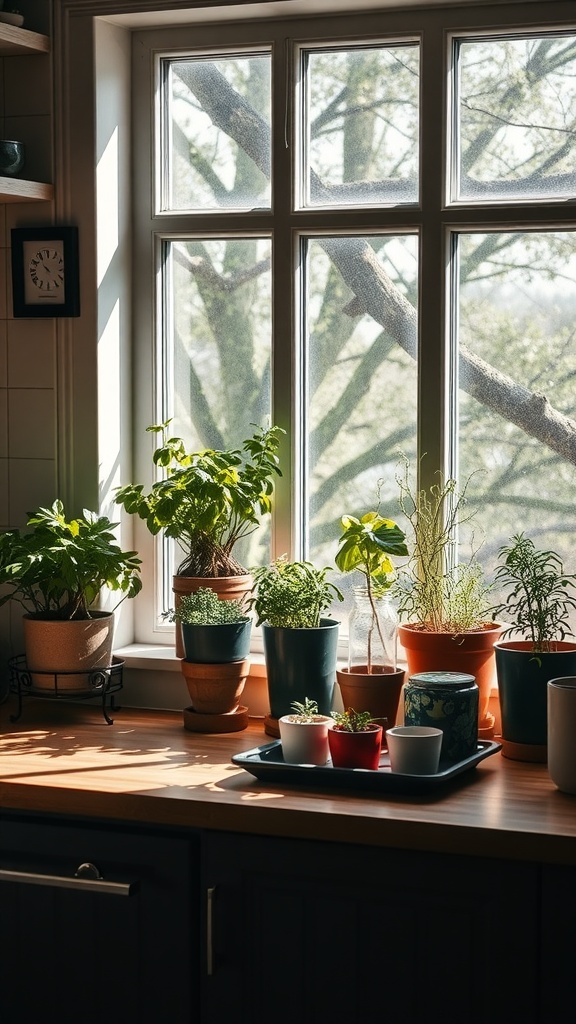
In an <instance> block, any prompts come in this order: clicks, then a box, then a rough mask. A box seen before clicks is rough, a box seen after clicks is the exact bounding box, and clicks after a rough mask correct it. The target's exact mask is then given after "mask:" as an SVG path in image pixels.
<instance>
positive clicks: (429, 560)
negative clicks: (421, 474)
mask: <svg viewBox="0 0 576 1024" xmlns="http://www.w3.org/2000/svg"><path fill="white" fill-rule="evenodd" d="M397 482H398V485H399V488H400V495H399V505H400V509H401V511H402V513H403V514H404V515H405V516H406V519H407V520H408V523H409V525H410V527H411V532H412V542H413V547H412V551H411V554H410V558H409V560H408V562H407V563H406V565H404V566H403V567H402V568H401V569H400V570H399V572H398V575H397V581H396V583H395V584H394V593H395V596H396V597H397V598H398V604H399V613H400V616H401V617H402V618H409V619H410V620H411V621H412V622H413V623H418V624H419V625H420V627H421V628H422V629H425V630H428V631H430V632H435V633H452V634H453V635H455V636H457V635H458V634H461V633H465V632H467V631H469V630H473V629H480V628H482V627H483V626H484V625H485V624H486V621H487V618H488V616H489V610H490V605H489V599H488V595H489V591H490V586H489V585H488V584H486V583H485V581H484V573H483V569H482V566H481V565H480V563H479V562H478V561H477V559H476V557H475V555H472V557H471V558H470V559H469V560H468V561H467V562H458V561H457V560H456V539H455V537H456V531H457V527H458V526H462V525H463V524H464V523H466V522H470V520H471V519H472V518H473V513H467V512H466V511H465V508H466V500H467V499H466V489H467V484H466V486H465V487H464V489H463V490H462V491H458V490H457V487H456V481H455V480H454V479H453V478H452V477H450V478H449V479H448V480H446V481H443V482H442V481H440V482H439V483H435V484H432V486H431V487H430V488H429V489H426V488H422V489H420V490H417V491H416V492H414V491H413V490H412V487H411V484H410V481H409V465H408V461H407V460H405V463H404V473H403V474H402V475H398V476H397Z"/></svg>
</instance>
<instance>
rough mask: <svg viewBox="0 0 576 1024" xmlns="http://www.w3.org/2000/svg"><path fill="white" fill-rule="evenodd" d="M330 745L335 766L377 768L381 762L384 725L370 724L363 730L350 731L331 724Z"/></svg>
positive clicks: (329, 730)
mask: <svg viewBox="0 0 576 1024" xmlns="http://www.w3.org/2000/svg"><path fill="white" fill-rule="evenodd" d="M328 745H329V747H330V756H331V758H332V764H333V766H334V768H368V769H371V770H376V769H377V768H378V767H379V764H380V752H381V749H382V726H381V725H369V726H368V728H367V729H365V730H364V731H363V732H348V731H347V730H346V729H338V728H337V727H336V726H330V727H329V729H328Z"/></svg>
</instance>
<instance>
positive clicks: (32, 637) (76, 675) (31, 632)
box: [23, 612, 114, 692]
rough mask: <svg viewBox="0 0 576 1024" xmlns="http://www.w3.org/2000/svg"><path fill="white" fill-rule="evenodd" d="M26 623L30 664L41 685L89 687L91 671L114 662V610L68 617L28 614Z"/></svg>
mask: <svg viewBox="0 0 576 1024" xmlns="http://www.w3.org/2000/svg"><path fill="white" fill-rule="evenodd" d="M23 625H24V646H25V652H26V667H27V669H28V671H29V672H30V673H31V676H32V679H31V682H32V686H33V687H35V688H37V689H41V690H55V689H56V690H57V691H58V692H60V691H62V690H86V689H88V688H89V679H88V677H89V674H90V672H91V671H92V670H94V669H100V668H108V667H109V666H110V665H111V664H112V641H113V637H114V615H113V613H112V612H94V613H93V618H91V619H72V620H68V621H62V620H58V619H39V618H35V616H33V615H24V617H23Z"/></svg>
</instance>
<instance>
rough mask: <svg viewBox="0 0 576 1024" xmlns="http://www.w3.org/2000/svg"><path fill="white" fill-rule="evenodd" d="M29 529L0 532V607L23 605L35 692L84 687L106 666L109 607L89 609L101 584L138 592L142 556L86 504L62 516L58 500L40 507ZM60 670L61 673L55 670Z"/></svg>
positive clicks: (109, 641)
mask: <svg viewBox="0 0 576 1024" xmlns="http://www.w3.org/2000/svg"><path fill="white" fill-rule="evenodd" d="M27 525H28V527H29V529H28V530H27V531H24V532H21V531H20V530H9V531H7V532H6V533H2V534H0V586H2V587H3V588H4V593H3V596H2V597H1V598H0V605H1V604H4V603H5V602H6V601H16V602H17V603H18V604H20V605H21V606H22V608H23V609H24V612H25V614H24V618H23V623H24V642H25V655H26V666H27V669H28V670H29V671H30V672H32V673H33V677H32V681H33V685H34V686H35V687H37V688H40V689H42V688H43V689H54V687H55V686H56V687H57V688H58V689H60V690H62V689H84V688H85V685H86V674H87V673H89V672H90V671H92V670H94V669H97V668H108V667H110V665H111V664H112V641H113V632H114V613H113V611H101V610H98V609H97V608H95V604H96V602H97V600H98V598H99V595H100V592H101V591H102V589H103V588H107V589H108V590H110V591H113V592H116V593H118V594H120V595H121V597H120V600H119V601H118V603H117V605H116V607H117V606H118V604H120V602H121V601H122V600H124V599H125V598H127V597H128V598H131V597H135V596H136V594H138V593H139V591H140V589H141V586H142V582H141V579H140V559H139V558H138V557H137V555H136V552H135V551H122V550H121V549H120V547H119V546H118V544H117V543H116V541H115V538H114V534H113V529H114V526H115V525H116V524H114V523H111V522H110V520H109V519H108V518H107V517H106V516H98V515H97V514H96V513H95V512H89V511H88V510H86V509H84V511H83V514H82V516H80V517H78V518H77V519H70V520H68V519H66V515H65V512H64V506H63V503H62V502H61V501H59V500H57V501H55V502H54V504H53V505H52V506H51V507H50V508H43V507H41V508H39V509H38V510H37V511H36V513H35V514H34V515H32V516H31V517H30V519H29V520H28V524H27ZM60 673H63V675H60Z"/></svg>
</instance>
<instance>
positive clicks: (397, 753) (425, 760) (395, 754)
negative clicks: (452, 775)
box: [386, 725, 444, 775]
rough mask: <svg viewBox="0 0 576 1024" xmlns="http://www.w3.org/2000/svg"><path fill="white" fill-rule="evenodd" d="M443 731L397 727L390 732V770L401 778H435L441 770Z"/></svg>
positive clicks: (417, 726)
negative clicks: (416, 776)
mask: <svg viewBox="0 0 576 1024" xmlns="http://www.w3.org/2000/svg"><path fill="white" fill-rule="evenodd" d="M443 736H444V733H443V732H442V729H433V728H432V727H431V726H428V725H396V726H394V728H392V729H387V730H386V739H387V741H388V754H389V756H390V767H391V769H392V771H393V772H397V773H398V774H400V775H434V774H435V773H436V772H437V771H438V764H439V762H440V750H441V747H442V737H443Z"/></svg>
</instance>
